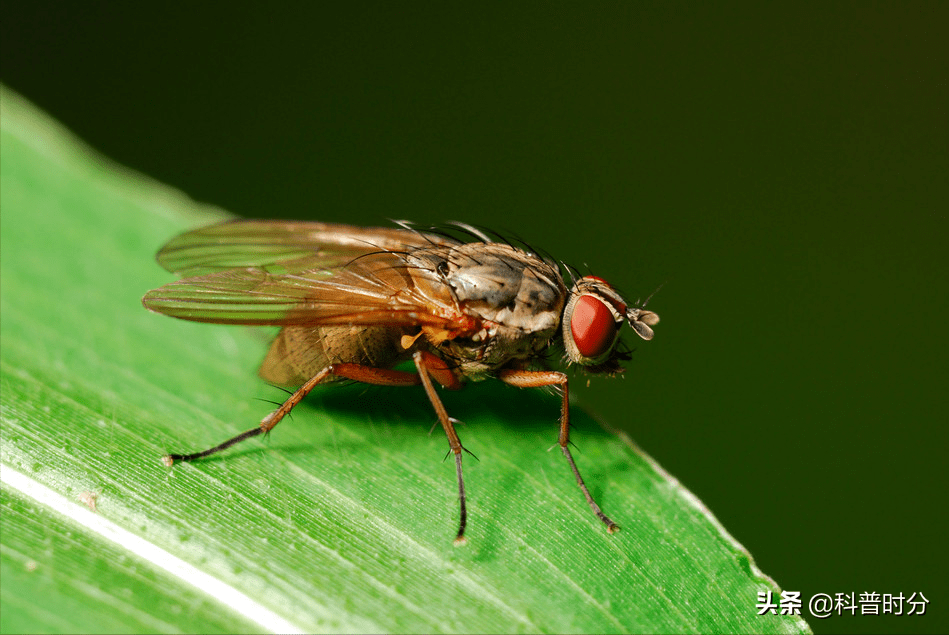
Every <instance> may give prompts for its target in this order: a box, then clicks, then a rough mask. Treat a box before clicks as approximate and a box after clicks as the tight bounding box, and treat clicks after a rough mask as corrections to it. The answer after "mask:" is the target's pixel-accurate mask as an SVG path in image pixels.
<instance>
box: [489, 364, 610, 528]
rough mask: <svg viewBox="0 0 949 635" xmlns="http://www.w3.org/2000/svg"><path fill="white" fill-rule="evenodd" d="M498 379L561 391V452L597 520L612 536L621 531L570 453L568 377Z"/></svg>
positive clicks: (530, 374)
mask: <svg viewBox="0 0 949 635" xmlns="http://www.w3.org/2000/svg"><path fill="white" fill-rule="evenodd" d="M498 377H499V378H500V379H501V381H503V382H504V383H505V384H509V385H511V386H517V387H518V388H540V387H543V386H557V387H558V388H559V389H560V393H561V395H563V403H562V405H561V407H560V437H559V438H558V439H557V442H558V443H559V444H560V450H561V452H563V455H564V456H565V457H567V462H568V463H569V464H570V469H571V470H573V475H574V476H575V477H577V485H579V486H580V491H582V492H583V496H584V497H585V498H586V499H587V503H588V504H589V505H590V509H592V510H593V513H594V514H596V517H597V518H599V519H600V520H601V521H603V524H604V525H606V530H607V531H608V532H610V533H611V534H612V533H616V532H617V531H618V530H619V525H617V524H616V523H614V522H613V521H612V520H610V519H609V517H608V516H607V515H606V514H604V513H603V511H602V510H601V509H600V506H599V505H597V504H596V501H595V500H593V496H591V495H590V490H589V489H587V486H586V483H584V482H583V477H582V476H580V470H578V469H577V464H576V462H575V461H574V460H573V455H572V454H571V453H570V393H569V388H568V384H567V375H566V374H564V373H561V372H559V371H555V370H502V371H501V372H500V374H499V375H498Z"/></svg>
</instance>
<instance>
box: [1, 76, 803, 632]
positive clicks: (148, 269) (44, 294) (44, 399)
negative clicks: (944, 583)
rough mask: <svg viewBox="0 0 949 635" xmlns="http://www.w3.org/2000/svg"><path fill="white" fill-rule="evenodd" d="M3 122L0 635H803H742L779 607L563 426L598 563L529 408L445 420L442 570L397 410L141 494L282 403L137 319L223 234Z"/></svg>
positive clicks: (225, 363)
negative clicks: (176, 244) (456, 445)
mask: <svg viewBox="0 0 949 635" xmlns="http://www.w3.org/2000/svg"><path fill="white" fill-rule="evenodd" d="M2 108H3V110H2V146H0V151H2V170H0V196H2V198H0V206H2V214H3V216H2V223H3V225H2V233H0V237H2V251H0V253H2V258H3V261H2V287H0V288H2V321H0V329H2V334H0V336H2V348H0V350H2V373H0V382H2V383H0V394H2V408H3V410H2V425H3V431H2V432H3V434H2V471H0V475H2V477H3V497H2V505H3V508H2V512H3V534H2V552H0V556H2V557H0V564H2V578H0V582H2V596H3V611H2V618H0V619H2V622H0V627H2V631H3V632H11V631H34V632H39V631H44V632H68V631H87V632H92V631H103V632H105V631H114V632H119V631H124V632H145V631H175V630H181V631H209V632H225V631H248V630H261V629H286V630H288V629H291V628H297V629H299V630H303V631H340V632H342V631H360V632H419V631H425V632H459V631H477V632H525V631H527V632H594V631H598V632H632V631H642V632H806V631H807V630H808V629H807V625H806V623H805V622H804V621H803V620H801V619H800V617H795V616H780V615H771V614H767V615H764V616H758V615H757V610H756V606H755V605H756V602H757V601H758V594H759V593H768V592H771V593H772V594H773V596H774V598H775V600H776V599H777V598H778V596H779V595H780V590H779V589H778V588H777V586H776V585H775V583H774V582H773V581H772V580H770V579H769V578H767V577H766V576H765V575H764V574H762V573H761V572H760V571H759V570H758V569H757V568H756V567H755V565H754V563H753V561H752V559H751V556H750V555H749V554H748V553H747V552H745V550H744V549H743V548H742V547H741V546H740V545H738V544H737V543H736V542H735V541H734V540H733V539H732V538H731V537H730V536H729V535H728V534H727V533H726V532H725V531H724V529H723V528H722V527H721V526H720V525H719V524H718V522H717V521H716V520H715V519H714V517H713V516H712V515H711V513H710V512H709V511H708V510H707V509H705V507H704V506H703V505H702V504H701V503H700V502H699V501H698V500H697V499H696V498H695V497H694V496H693V495H692V494H690V493H689V492H688V491H686V490H685V489H684V488H683V487H682V486H681V485H680V484H679V483H678V482H677V481H676V480H675V479H674V478H672V477H671V476H669V475H668V474H666V473H665V472H664V471H663V470H662V469H661V468H660V467H659V466H658V465H657V464H656V463H655V462H654V461H653V460H652V459H650V458H649V457H648V456H646V455H645V454H644V453H643V452H642V451H641V450H640V449H639V448H637V447H636V446H635V445H634V444H633V443H632V442H631V441H630V439H628V438H627V437H625V436H623V435H621V434H617V433H614V432H610V431H609V430H607V429H605V428H604V427H602V426H600V425H598V424H597V423H596V422H594V421H593V420H592V419H591V418H590V417H589V416H587V415H585V414H584V413H583V411H582V409H580V408H574V424H575V430H574V434H573V439H574V441H575V443H576V444H577V446H578V450H577V451H576V452H575V456H576V458H577V461H578V464H579V467H580V470H581V471H582V472H583V473H584V474H585V476H586V478H587V481H588V484H589V485H590V487H591V490H592V492H593V494H594V496H595V497H596V498H597V499H598V501H599V502H600V503H601V505H602V506H603V509H604V510H605V511H606V512H607V513H608V514H609V515H610V516H611V517H612V518H613V519H614V520H616V521H617V522H618V523H619V524H620V525H621V526H622V531H620V532H619V533H618V534H616V535H613V536H610V535H608V534H607V533H606V531H605V529H604V527H603V526H602V524H601V523H600V522H599V521H598V520H597V519H596V518H595V517H594V516H593V514H592V513H591V512H590V510H589V508H588V507H587V505H586V503H585V502H584V500H583V498H582V496H581V493H580V491H579V490H578V489H577V487H576V484H575V483H574V481H573V476H572V474H571V473H570V470H569V468H568V466H567V464H566V462H565V460H564V458H563V456H562V455H561V454H560V453H559V452H557V451H552V452H548V451H547V450H548V448H550V447H551V446H552V445H554V444H555V442H556V436H557V416H558V409H559V405H558V401H557V399H556V398H554V397H553V396H551V395H550V394H546V393H544V392H543V391H530V390H516V389H513V388H509V387H504V386H502V385H500V384H499V382H485V383H482V384H478V385H474V386H471V387H469V388H468V389H467V390H465V391H461V392H459V393H446V394H445V404H446V406H447V407H448V409H449V412H450V413H452V414H453V415H454V416H457V417H458V418H460V419H462V420H464V421H465V422H466V425H464V426H460V428H459V431H460V434H461V435H462V439H463V440H464V442H465V445H466V446H467V447H468V448H469V449H471V450H472V452H474V453H475V454H477V455H478V457H479V458H480V460H478V461H476V460H472V459H471V458H470V457H467V456H466V458H465V470H466V485H467V487H468V493H469V495H470V507H469V513H470V515H469V531H468V538H469V544H468V545H467V546H466V547H463V548H454V547H453V546H452V538H453V536H454V531H455V527H456V523H457V514H458V510H457V495H456V491H455V479H454V465H453V464H452V462H451V461H447V462H443V461H442V458H443V456H444V454H445V452H446V450H447V442H446V440H445V439H444V437H443V435H442V434H441V432H440V430H438V431H436V432H435V433H433V434H428V430H429V428H430V426H431V425H432V424H433V423H434V421H435V418H434V414H433V413H432V412H431V409H430V406H429V405H428V403H427V401H426V399H425V397H424V394H423V393H422V391H421V388H418V387H416V388H409V389H397V388H379V387H368V388H367V387H363V386H358V385H357V386H348V387H343V388H332V387H330V388H326V389H318V390H317V391H315V393H314V394H313V395H312V396H311V397H310V398H308V399H307V400H305V401H304V402H303V403H302V404H301V405H300V406H299V407H298V408H297V409H296V410H295V411H294V413H293V414H294V417H293V419H292V420H288V421H286V422H284V423H282V424H281V425H280V426H279V427H278V428H277V429H276V430H275V431H274V433H273V434H272V435H270V437H269V438H268V439H267V440H265V441H261V440H259V439H255V440H252V441H249V442H246V443H244V444H243V445H241V446H238V447H236V448H234V449H232V450H230V451H228V452H226V453H224V454H223V455H219V457H218V458H215V459H213V460H205V461H202V462H196V463H193V464H184V465H176V466H175V467H173V468H166V467H164V466H162V465H161V463H160V460H159V459H160V457H161V455H162V454H164V453H166V452H169V451H192V450H198V449H203V448H205V447H207V446H209V445H212V444H215V443H217V442H220V441H222V440H224V439H225V438H228V437H229V436H231V435H233V434H235V433H237V432H240V431H242V430H245V429H248V428H251V427H253V426H254V425H255V423H256V422H257V421H259V420H260V418H261V417H262V416H264V415H265V414H266V413H267V412H268V410H269V409H270V408H272V406H271V405H270V404H268V403H266V402H265V401H261V400H258V399H257V398H261V399H264V400H275V401H281V400H282V399H283V397H284V395H283V393H282V392H280V391H278V390H277V389H274V388H271V387H269V386H267V385H265V384H264V383H263V382H261V381H260V380H259V379H257V377H256V375H255V370H256V365H257V364H258V363H259V360H260V359H261V357H262V355H263V352H264V350H265V347H266V338H267V337H268V336H269V334H270V332H268V331H263V330H256V329H251V328H245V327H221V326H211V325H202V324H193V323H187V322H182V321H177V320H172V319H168V318H166V317H164V316H160V315H156V314H152V313H149V312H147V311H146V310H144V309H143V308H142V306H141V303H140V298H141V296H142V295H143V294H144V293H145V292H146V291H148V290H149V289H151V288H153V287H156V286H159V285H160V284H162V283H164V282H167V281H169V280H170V279H171V276H169V275H168V274H166V273H165V272H163V271H162V270H161V269H160V268H159V267H158V266H157V265H156V264H155V262H154V253H155V252H156V251H157V249H158V248H159V247H160V246H161V244H162V243H163V242H164V241H166V240H167V239H169V238H170V237H172V236H173V235H175V233H176V232H179V231H182V230H184V229H187V228H191V227H196V226H200V225H202V224H205V223H208V222H211V221H213V220H216V219H218V218H221V217H222V216H223V214H222V212H220V211H219V210H215V209H212V208H208V207H205V206H201V205H198V204H196V203H194V202H193V201H191V200H190V199H188V198H187V197H186V196H184V195H183V194H181V193H179V192H177V191H174V190H172V189H170V188H168V187H165V186H162V185H160V184H158V183H154V182H152V181H149V180H147V179H146V178H144V177H142V176H140V175H136V174H132V173H130V172H128V171H127V170H124V169H122V168H120V167H118V166H115V165H112V164H110V163H109V162H107V161H105V160H104V159H102V158H100V157H98V156H97V155H95V154H94V153H93V152H91V151H90V150H89V149H88V148H86V147H85V146H83V145H82V144H81V143H79V142H78V141H76V140H75V139H74V138H73V137H72V136H71V135H70V134H69V133H68V132H67V131H65V130H63V129H62V128H61V127H60V126H59V125H58V124H56V123H55V122H53V121H51V120H49V119H48V118H47V117H46V116H45V115H43V114H42V113H39V112H37V111H36V110H35V109H34V108H33V107H32V106H31V105H29V104H28V103H27V102H26V101H25V100H23V99H22V98H21V97H19V96H18V95H16V94H14V93H12V92H10V91H9V90H6V89H4V90H3V92H2ZM629 398H630V400H634V399H635V395H630V397H629ZM43 488H49V490H52V492H51V494H50V496H46V495H45V494H43V492H45V491H46V490H45V489H43ZM86 492H93V493H95V494H96V496H97V498H96V499H95V503H96V504H95V508H96V509H95V510H93V509H91V508H90V507H89V506H88V505H85V504H83V503H82V502H80V501H79V497H80V496H81V495H82V494H83V493H86ZM85 500H86V502H89V501H90V498H89V497H88V495H87V496H86V497H85ZM117 536H128V537H129V541H126V540H125V539H124V538H119V537H117ZM178 562H181V563H182V566H184V567H185V568H184V569H182V568H181V567H179V566H178V565H174V566H172V565H173V564H174V563H178ZM188 566H192V567H194V569H188V568H187V567H188ZM189 571H190V573H189ZM230 591H234V592H236V593H242V594H244V595H243V596H238V599H237V600H236V601H235V600H234V599H233V597H232V596H230V595H228V593H229V592H230ZM242 597H243V598H245V599H241V598H242ZM229 598H231V599H229ZM267 611H269V613H268V612H267ZM280 619H282V620H285V622H284V623H283V624H284V626H281V622H280V621H279V620H280Z"/></svg>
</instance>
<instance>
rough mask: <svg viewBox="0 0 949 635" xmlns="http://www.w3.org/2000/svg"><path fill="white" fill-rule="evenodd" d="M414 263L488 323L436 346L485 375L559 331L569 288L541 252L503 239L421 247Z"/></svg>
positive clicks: (470, 372) (475, 374)
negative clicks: (540, 255) (438, 280)
mask: <svg viewBox="0 0 949 635" xmlns="http://www.w3.org/2000/svg"><path fill="white" fill-rule="evenodd" d="M408 263H409V264H410V265H412V266H413V267H418V268H419V269H421V270H424V271H427V272H430V275H432V274H434V275H435V276H437V277H438V278H439V279H440V280H441V282H442V283H443V284H444V285H447V288H448V289H449V291H450V293H451V295H452V298H453V300H454V302H455V303H456V304H457V306H458V307H459V308H460V310H461V311H462V312H463V313H464V314H467V315H470V316H472V317H475V318H478V319H479V320H480V321H481V322H482V324H483V326H484V328H483V329H482V330H481V331H479V332H478V333H476V334H474V335H473V336H472V337H459V338H455V339H452V340H449V341H446V342H444V343H442V344H441V345H440V346H438V347H436V348H434V349H433V351H434V352H436V354H438V355H439V356H441V357H443V358H444V359H446V360H448V361H455V362H457V363H459V364H460V366H461V370H462V372H463V374H464V375H465V376H467V377H468V378H469V379H474V380H481V379H485V378H486V377H488V376H490V375H491V374H492V373H493V372H495V371H497V370H499V369H501V368H503V367H504V366H506V365H507V364H508V363H509V362H511V361H512V360H525V359H528V358H530V357H532V356H533V355H534V354H536V353H537V352H539V351H541V350H543V349H544V348H545V347H546V346H547V345H548V343H549V342H550V339H551V338H552V337H553V336H554V334H555V333H556V332H557V328H558V326H559V325H560V319H561V314H562V312H563V307H564V301H565V298H566V294H567V289H566V287H565V286H564V284H563V279H562V278H561V277H560V274H559V272H558V271H557V269H556V268H555V267H553V266H551V265H550V264H548V263H547V262H545V261H544V260H542V259H540V258H539V257H537V256H535V255H533V254H530V253H527V252H525V251H522V250H520V249H517V248H515V247H512V246H510V245H507V244H499V243H468V244H464V245H458V246H455V247H441V248H433V249H423V250H419V251H416V252H414V253H412V254H410V255H409V256H408Z"/></svg>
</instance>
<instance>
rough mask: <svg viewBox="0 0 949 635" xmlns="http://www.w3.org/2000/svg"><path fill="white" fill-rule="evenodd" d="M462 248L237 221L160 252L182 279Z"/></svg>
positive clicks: (323, 227)
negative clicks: (387, 253)
mask: <svg viewBox="0 0 949 635" xmlns="http://www.w3.org/2000/svg"><path fill="white" fill-rule="evenodd" d="M457 244H459V242H458V241H456V240H454V239H452V238H448V237H445V236H440V235H437V234H432V233H422V232H420V231H415V230H412V229H408V228H404V229H397V228H378V227H354V226H352V225H339V224H333V223H317V222H303V221H272V220H233V221H227V222H224V223H218V224H216V225H211V226H209V227H204V228H201V229H197V230H194V231H190V232H187V233H184V234H181V235H180V236H177V237H176V238H173V239H172V240H171V241H169V242H168V244H167V245H165V246H164V247H162V249H161V251H159V252H158V262H159V264H160V265H161V266H162V267H164V268H165V269H167V270H168V271H171V272H172V273H177V274H180V275H182V276H200V275H204V274H209V273H214V272H218V271H225V270H227V269H236V268H241V267H264V268H266V267H268V266H271V265H278V264H281V263H285V264H292V265H293V266H296V267H298V268H300V267H302V268H309V269H335V268H338V267H342V266H344V265H345V264H347V263H348V262H350V261H351V260H353V259H354V258H357V257H359V256H361V255H364V254H369V253H373V252H379V251H390V252H404V251H411V250H413V249H419V248H423V247H433V246H449V245H457ZM304 260H305V263H302V261H304ZM301 263H302V264H301Z"/></svg>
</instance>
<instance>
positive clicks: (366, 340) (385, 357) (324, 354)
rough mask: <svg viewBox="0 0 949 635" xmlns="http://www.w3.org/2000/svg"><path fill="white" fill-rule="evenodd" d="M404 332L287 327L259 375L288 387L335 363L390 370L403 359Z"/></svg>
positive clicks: (371, 328)
mask: <svg viewBox="0 0 949 635" xmlns="http://www.w3.org/2000/svg"><path fill="white" fill-rule="evenodd" d="M405 332H406V331H405V329H401V328H394V327H390V326H315V327H312V326H288V327H285V328H283V329H282V330H281V331H280V333H279V334H278V335H277V338H276V339H275V340H274V341H273V344H271V345H270V350H269V351H268V352H267V357H265V358H264V361H263V363H262V364H261V365H260V376H261V377H262V378H263V379H265V380H266V381H268V382H270V383H272V384H276V385H278V386H288V387H289V386H299V385H301V384H303V383H304V382H306V381H307V380H308V379H310V378H311V377H313V376H314V375H316V374H317V373H318V372H320V371H321V370H323V369H324V368H326V367H327V366H329V365H330V364H334V363H350V364H362V365H364V366H372V367H374V368H389V367H391V366H393V365H395V364H396V363H398V362H400V361H402V360H403V359H404V358H405V357H406V353H405V349H404V348H403V347H402V345H401V342H400V339H401V337H402V335H404V334H405ZM330 381H332V380H330Z"/></svg>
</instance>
